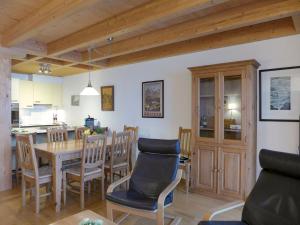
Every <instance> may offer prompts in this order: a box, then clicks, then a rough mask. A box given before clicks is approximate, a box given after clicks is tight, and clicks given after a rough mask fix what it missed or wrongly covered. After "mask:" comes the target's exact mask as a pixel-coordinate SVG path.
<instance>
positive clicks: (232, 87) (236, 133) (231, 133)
mask: <svg viewBox="0 0 300 225" xmlns="http://www.w3.org/2000/svg"><path fill="white" fill-rule="evenodd" d="M241 91H242V77H241V75H232V76H231V75H230V76H224V110H223V118H224V139H228V140H241V130H242V127H241V125H242V115H241V108H242V107H241V104H242V99H241V96H242V92H241Z"/></svg>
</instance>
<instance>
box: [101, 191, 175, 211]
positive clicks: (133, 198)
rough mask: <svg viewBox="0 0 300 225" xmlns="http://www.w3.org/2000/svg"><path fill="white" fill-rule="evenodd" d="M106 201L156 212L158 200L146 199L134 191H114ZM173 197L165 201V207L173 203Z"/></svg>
mask: <svg viewBox="0 0 300 225" xmlns="http://www.w3.org/2000/svg"><path fill="white" fill-rule="evenodd" d="M106 199H107V200H109V201H112V202H114V203H117V204H121V205H125V206H129V207H132V208H137V209H144V210H151V211H153V210H156V209H157V199H153V198H146V197H145V196H143V195H141V194H139V193H137V192H134V191H114V192H112V193H108V194H106ZM172 200H173V197H172V196H171V195H169V196H168V197H167V198H166V200H165V205H168V204H170V203H171V202H172Z"/></svg>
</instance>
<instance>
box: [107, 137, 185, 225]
mask: <svg viewBox="0 0 300 225" xmlns="http://www.w3.org/2000/svg"><path fill="white" fill-rule="evenodd" d="M138 148H139V150H140V153H139V155H138V158H137V161H136V163H135V167H134V169H133V172H132V174H131V175H129V176H127V177H124V178H122V179H120V180H118V181H117V182H115V183H113V184H111V185H110V186H109V188H108V190H107V194H106V200H107V216H108V218H109V219H110V220H113V210H117V211H121V212H124V213H126V215H125V216H123V217H121V218H120V219H119V220H118V221H116V222H117V223H119V222H121V221H122V220H123V219H124V218H126V216H127V215H128V214H135V215H138V216H142V217H147V218H150V219H154V220H157V224H158V225H163V224H164V217H165V213H164V208H165V207H167V206H169V205H170V204H171V203H172V202H173V190H174V189H175V187H176V186H177V184H178V183H179V181H180V179H181V174H182V171H181V170H178V165H179V153H180V145H179V141H178V140H159V139H145V138H140V139H139V141H138ZM128 180H129V188H128V190H116V187H117V186H119V185H120V184H122V183H124V182H126V181H128ZM172 219H173V223H172V224H178V223H179V222H180V218H177V217H172Z"/></svg>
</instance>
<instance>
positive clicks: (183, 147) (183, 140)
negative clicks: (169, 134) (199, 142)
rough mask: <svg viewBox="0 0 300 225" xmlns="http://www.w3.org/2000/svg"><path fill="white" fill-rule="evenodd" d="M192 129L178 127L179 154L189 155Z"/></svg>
mask: <svg viewBox="0 0 300 225" xmlns="http://www.w3.org/2000/svg"><path fill="white" fill-rule="evenodd" d="M191 138H192V129H186V128H185V129H184V128H182V127H179V134H178V139H179V141H180V154H181V155H182V156H186V157H188V158H190V156H191Z"/></svg>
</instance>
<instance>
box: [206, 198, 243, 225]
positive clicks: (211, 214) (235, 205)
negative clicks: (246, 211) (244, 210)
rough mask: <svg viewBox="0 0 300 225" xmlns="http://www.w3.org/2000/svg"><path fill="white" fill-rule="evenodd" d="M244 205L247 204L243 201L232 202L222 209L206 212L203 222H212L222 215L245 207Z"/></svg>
mask: <svg viewBox="0 0 300 225" xmlns="http://www.w3.org/2000/svg"><path fill="white" fill-rule="evenodd" d="M244 204H245V202H243V201H235V202H231V203H228V204H225V205H223V206H221V207H218V208H216V209H213V210H211V211H209V212H206V213H205V214H204V215H203V218H202V220H203V221H209V220H211V219H212V218H213V217H214V216H216V215H219V214H221V213H224V212H227V211H230V210H233V209H235V208H239V207H241V206H244Z"/></svg>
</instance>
